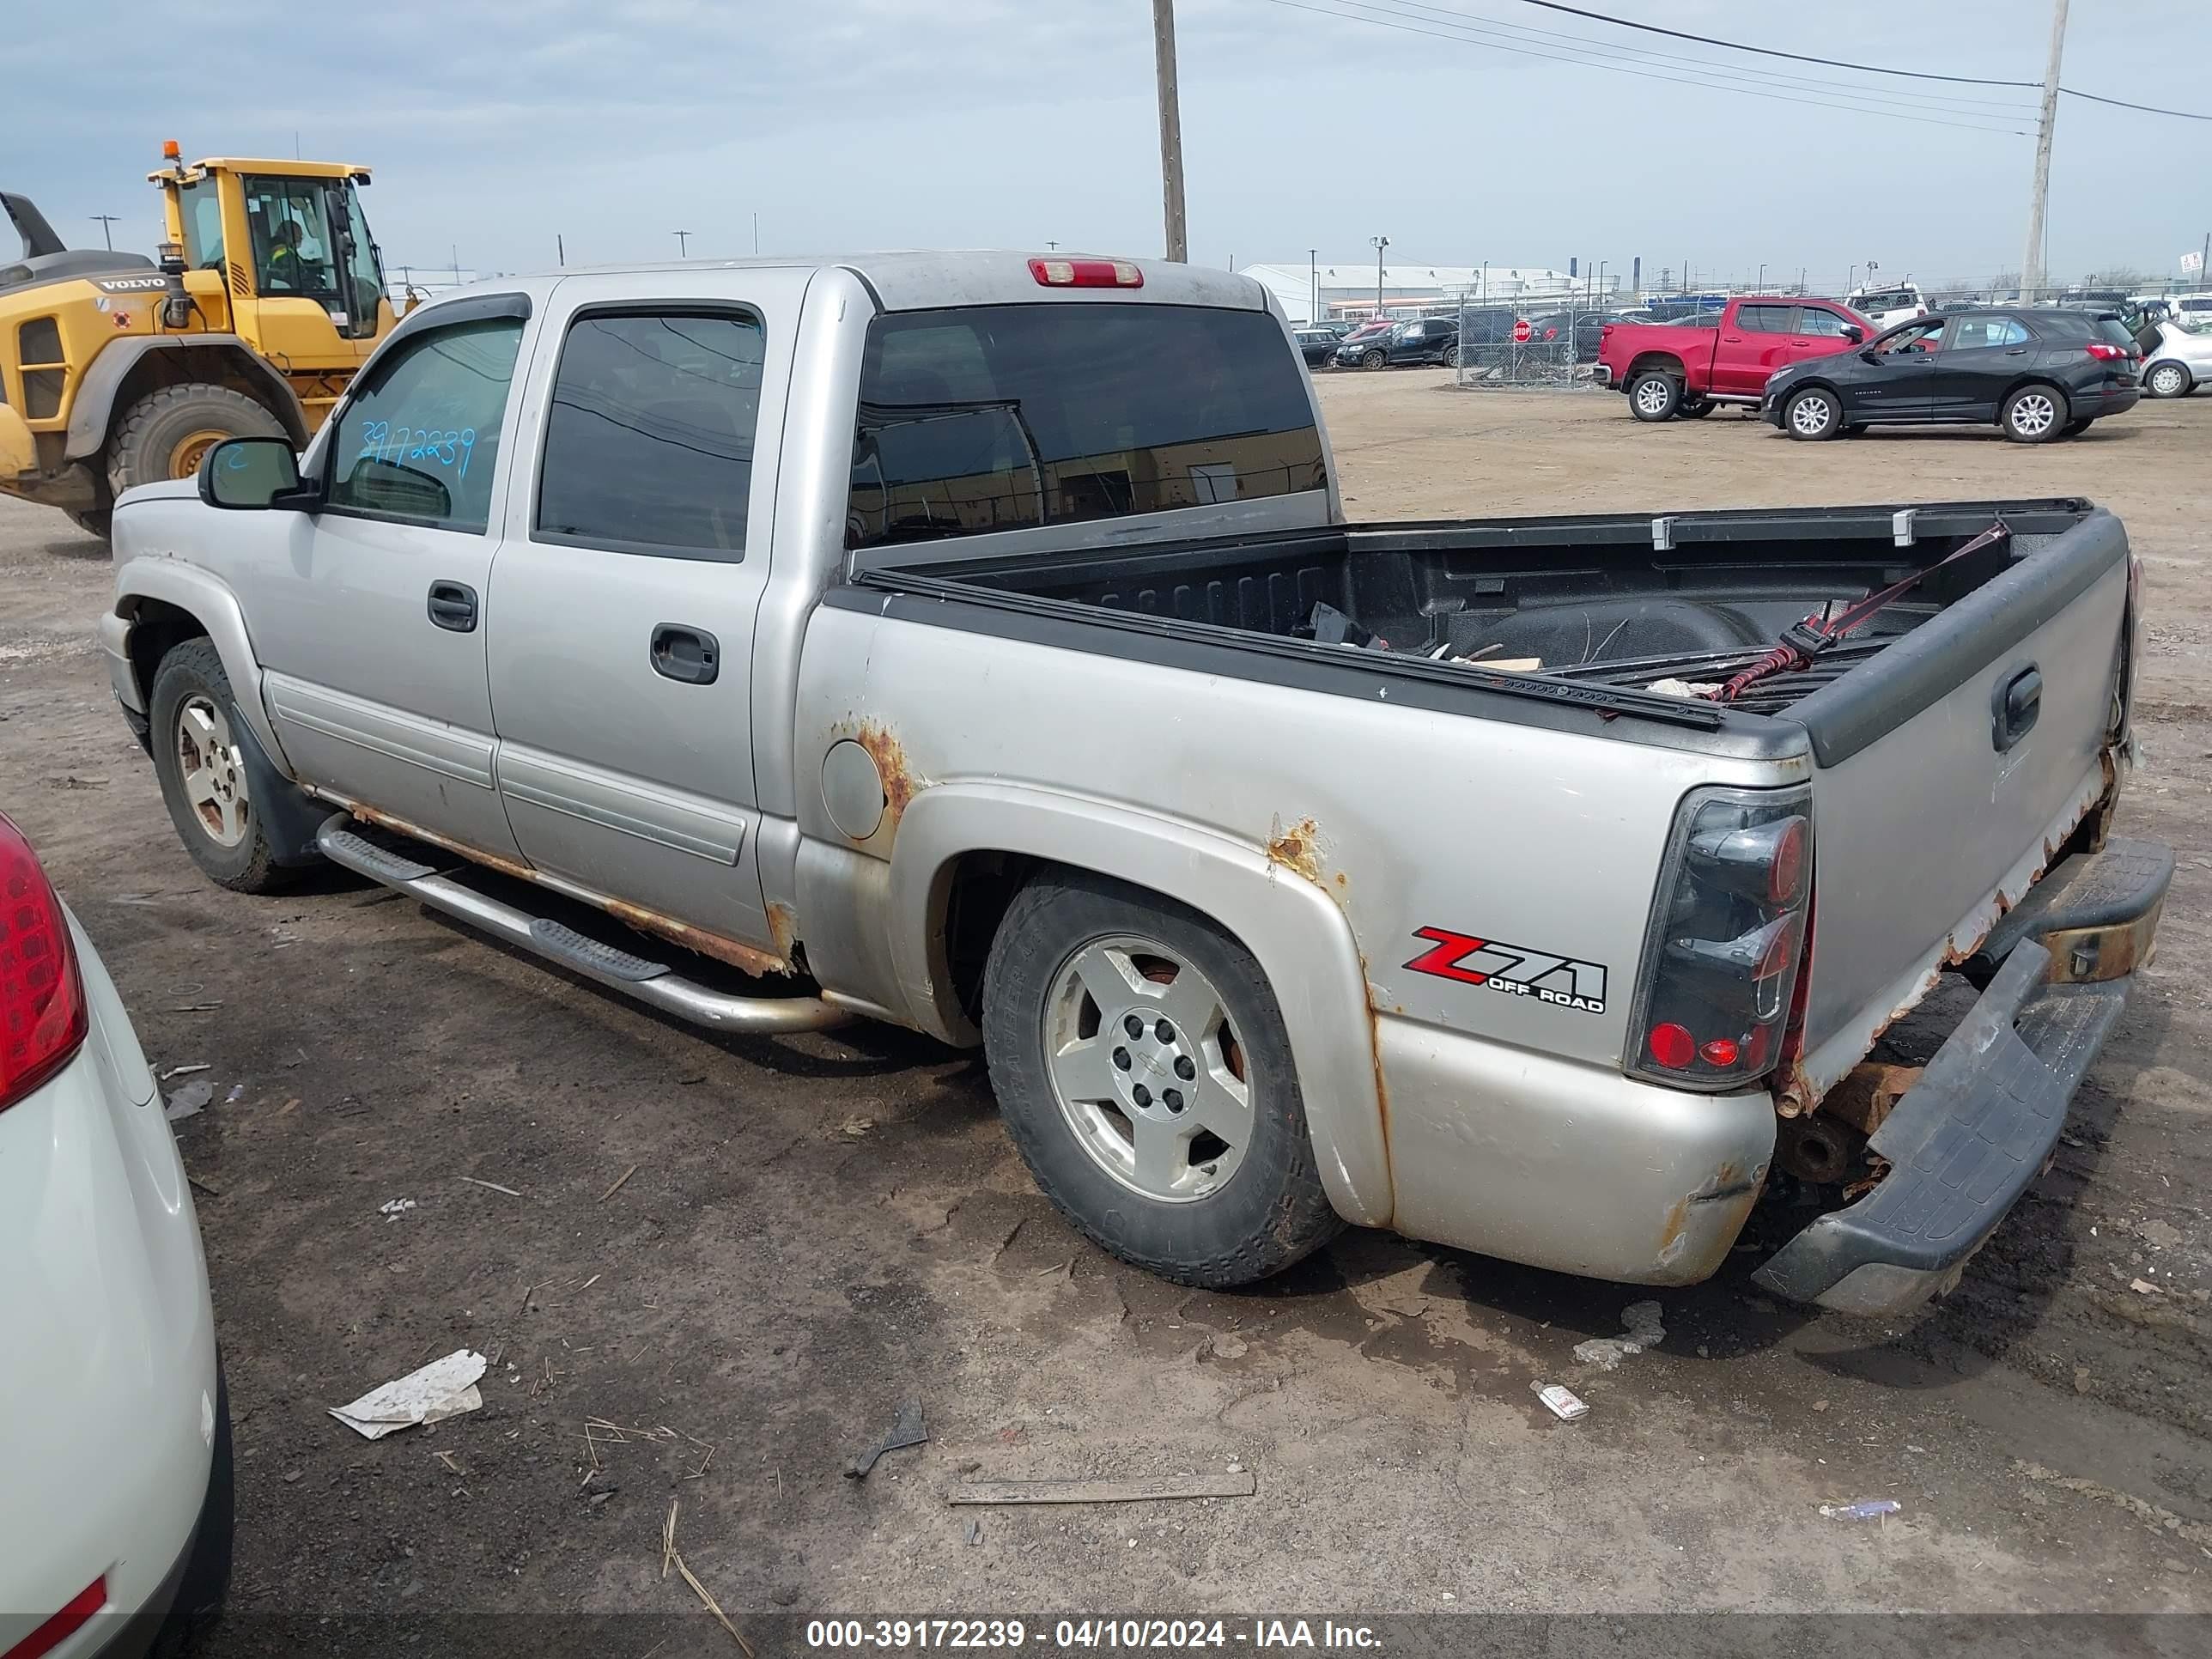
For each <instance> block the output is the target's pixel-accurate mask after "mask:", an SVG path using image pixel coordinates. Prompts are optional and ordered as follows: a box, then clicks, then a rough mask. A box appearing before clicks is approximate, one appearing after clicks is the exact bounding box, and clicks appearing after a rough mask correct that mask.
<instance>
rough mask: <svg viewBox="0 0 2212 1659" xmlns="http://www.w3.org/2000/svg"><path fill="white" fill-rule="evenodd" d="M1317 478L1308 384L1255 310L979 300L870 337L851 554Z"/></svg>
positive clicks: (1192, 503)
mask: <svg viewBox="0 0 2212 1659" xmlns="http://www.w3.org/2000/svg"><path fill="white" fill-rule="evenodd" d="M1327 486H1328V468H1327V464H1326V462H1325V460H1324V459H1323V457H1322V445H1321V435H1320V433H1319V431H1318V430H1317V429H1316V428H1315V425H1314V416H1313V408H1312V405H1311V404H1310V402H1309V401H1308V396H1307V391H1306V379H1305V376H1304V374H1303V373H1301V372H1300V369H1299V366H1298V362H1297V357H1296V356H1295V355H1294V354H1293V353H1291V352H1290V351H1288V350H1286V349H1285V347H1284V342H1283V334H1282V328H1281V325H1279V324H1278V323H1277V322H1276V321H1275V319H1273V317H1271V316H1269V315H1268V314H1267V313H1265V312H1261V311H1228V310H1219V309H1215V308H1212V307H1197V306H1159V305H1122V304H1089V305H1085V304H1068V303H1060V304H1044V305H1013V306H977V307H960V308H957V309H951V310H944V311H923V312H912V313H904V314H901V315H892V316H883V317H878V318H877V319H875V320H874V321H873V322H872V323H871V324H870V325H868V345H867V352H866V358H865V360H864V361H863V363H862V366H861V371H860V429H859V431H858V433H857V434H856V435H855V437H854V447H853V478H852V493H851V497H850V502H849V507H848V516H847V521H846V535H847V541H848V545H850V546H853V547H856V548H865V547H877V546H882V545H884V544H891V543H897V542H911V541H923V540H928V539H932V538H937V537H942V536H975V535H982V534H986V533H987V532H992V531H1000V530H1024V529H1033V528H1036V526H1040V525H1048V524H1072V523H1077V522H1081V521H1085V520H1098V519H1112V518H1120V517H1123V516H1126V515H1128V514H1131V513H1163V512H1167V511H1170V510H1171V509H1174V508H1177V507H1200V506H1205V505H1208V504H1212V503H1216V502H1228V501H1255V500H1260V499H1263V498H1266V497H1269V496H1276V495H1293V494H1297V493H1298V492H1301V491H1304V490H1310V489H1325V488H1326V487H1327Z"/></svg>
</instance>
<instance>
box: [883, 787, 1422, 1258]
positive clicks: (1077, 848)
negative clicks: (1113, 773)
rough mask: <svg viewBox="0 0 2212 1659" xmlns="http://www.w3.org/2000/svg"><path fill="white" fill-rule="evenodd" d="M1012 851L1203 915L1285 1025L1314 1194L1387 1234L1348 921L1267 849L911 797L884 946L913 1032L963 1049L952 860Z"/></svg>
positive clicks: (1380, 1113)
mask: <svg viewBox="0 0 2212 1659" xmlns="http://www.w3.org/2000/svg"><path fill="white" fill-rule="evenodd" d="M975 852H1000V853H1013V854H1024V855H1026V856H1029V857H1032V858H1036V859H1042V860H1048V861H1050V862H1052V863H1055V864H1062V865H1066V866H1071V867H1073V868H1076V869H1080V870H1088V871H1091V872H1095V873H1097V874H1099V875H1103V876H1110V877H1113V878H1115V879H1117V880H1121V881H1127V882H1130V883H1132V884H1135V885H1137V886H1139V887H1144V888H1147V889H1149V890H1152V891H1153V892H1156V893H1160V894H1163V895H1164V896H1167V897H1169V898H1171V899H1174V900H1176V902H1179V903H1182V904H1186V905H1188V906H1189V907H1190V908H1192V909H1194V910H1196V911H1198V912H1199V913H1200V915H1206V916H1209V917H1211V918H1212V920H1213V921H1215V922H1216V923H1218V925H1219V926H1220V927H1223V928H1225V929H1226V930H1227V931H1228V932H1229V933H1232V934H1234V935H1235V936H1236V937H1237V939H1239V940H1240V941H1242V943H1243V945H1244V947H1245V949H1247V950H1249V951H1251V953H1252V954H1253V956H1254V957H1256V958H1257V959H1258V961H1259V963H1260V966H1261V969H1263V970H1264V971H1265V972H1266V974H1267V981H1268V984H1269V985H1270V986H1271V987H1273V990H1274V993H1275V1000H1276V1001H1277V1002H1278V1003H1279V1005H1280V1006H1281V1008H1282V1012H1283V1020H1284V1023H1285V1025H1286V1026H1287V1027H1288V1029H1289V1032H1290V1039H1291V1055H1292V1057H1293V1058H1294V1059H1295V1060H1296V1061H1297V1068H1298V1081H1299V1085H1300V1088H1301V1090H1302V1091H1303V1092H1304V1097H1305V1108H1306V1122H1307V1126H1308V1127H1309V1129H1310V1131H1311V1133H1312V1136H1313V1145H1314V1154H1315V1159H1316V1163H1317V1164H1318V1165H1319V1166H1320V1170H1321V1178H1322V1186H1323V1187H1324V1188H1326V1189H1327V1191H1328V1196H1329V1201H1330V1203H1331V1204H1332V1205H1334V1206H1335V1208H1336V1211H1337V1213H1338V1214H1340V1215H1341V1216H1343V1217H1344V1218H1346V1220H1349V1221H1352V1222H1354V1223H1356V1224H1358V1225H1362V1226H1369V1227H1380V1226H1387V1225H1389V1221H1390V1216H1391V1212H1392V1209H1393V1200H1392V1194H1391V1183H1390V1164H1389V1147H1388V1143H1387V1139H1386V1134H1385V1127H1386V1126H1385V1105H1384V1100H1383V1095H1382V1093H1381V1091H1380V1088H1379V1083H1378V1079H1379V1075H1380V1074H1379V1072H1378V1069H1377V1066H1376V1047H1375V1029H1374V1020H1373V1017H1372V1015H1371V1013H1370V1005H1369V1000H1368V994H1367V976H1366V971H1365V967H1364V963H1363V962H1362V960H1361V957H1360V954H1359V947H1358V943H1357V942H1356V941H1355V940H1354V939H1353V937H1352V927H1351V924H1350V923H1348V922H1347V921H1346V920H1345V917H1344V913H1343V912H1342V911H1341V910H1340V909H1339V908H1337V906H1336V903H1335V902H1334V900H1332V899H1331V898H1330V897H1329V896H1328V894H1326V893H1325V892H1323V891H1322V889H1321V888H1320V887H1319V886H1317V885H1316V884H1314V883H1312V882H1310V881H1305V880H1303V879H1301V878H1299V877H1298V876H1297V875H1296V874H1295V873H1293V872H1291V871H1288V870H1285V869H1283V868H1281V867H1280V866H1277V865H1276V864H1273V863H1272V862H1270V860H1268V857H1267V852H1266V850H1265V849H1264V848H1261V847H1258V846H1254V845H1248V844H1246V843H1243V842H1237V841H1231V840H1230V839H1228V838H1227V837H1225V836H1219V835H1217V834H1215V833H1214V832H1212V830H1209V829H1200V828H1199V827H1197V826H1195V825H1193V824H1188V823H1177V822H1175V821H1173V820H1170V819H1166V818H1160V817H1149V816H1146V815H1145V814H1141V813H1137V812H1132V811H1127V810H1126V809H1125V808H1122V807H1119V806H1115V805H1109V804H1107V803H1104V802H1101V801H1095V800H1087V799H1077V798H1074V797H1071V796H1066V795H1060V794H1055V793H1049V792H1048V791H1044V790H1039V789H1032V788H1027V787H1022V786H1019V785H1014V784H1002V783H987V782H975V783H947V784H939V785H935V786H933V787H929V788H927V789H925V790H922V791H921V793H918V794H916V795H915V798H914V799H913V801H912V802H911V803H910V804H909V805H908V806H907V808H906V811H905V813H904V815H903V816H902V818H901V819H900V821H899V824H898V841H897V843H896V849H895V851H894V854H893V856H892V860H891V876H890V950H891V959H892V964H893V968H894V970H895V972H896V979H897V988H898V990H899V992H900V993H901V994H902V995H903V997H904V998H905V1000H906V1003H907V1012H908V1016H909V1018H912V1020H913V1022H914V1024H915V1025H916V1026H918V1027H919V1028H920V1029H921V1030H925V1031H927V1032H929V1033H931V1034H932V1035H933V1036H939V1037H943V1038H945V1039H946V1040H948V1041H951V1042H973V1041H974V1040H975V1030H974V1026H973V1025H972V1024H971V1023H970V1022H969V1020H968V1018H967V1017H966V1015H965V1014H964V1013H963V1012H962V1011H961V1008H960V1006H959V1000H958V997H957V994H956V991H955V988H954V986H953V984H952V979H951V973H950V972H949V971H948V969H947V966H946V960H945V900H946V896H947V893H948V890H949V888H950V886H951V877H952V872H953V868H954V866H955V864H956V863H957V860H959V859H960V857H961V856H962V855H963V854H968V853H975Z"/></svg>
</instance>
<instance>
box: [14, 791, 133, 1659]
mask: <svg viewBox="0 0 2212 1659" xmlns="http://www.w3.org/2000/svg"><path fill="white" fill-rule="evenodd" d="M0 823H7V820H6V819H5V818H0ZM11 827H12V826H11ZM106 1606H107V1578H106V1575H105V1574H102V1575H101V1576H100V1577H98V1578H95V1579H94V1580H93V1581H92V1582H91V1583H89V1584H87V1585H86V1586H85V1587H84V1588H83V1589H81V1590H79V1591H78V1592H77V1593H76V1595H72V1596H71V1597H70V1600H69V1605H68V1606H66V1607H64V1608H63V1609H62V1610H61V1611H60V1612H59V1613H56V1614H55V1615H54V1616H53V1617H52V1618H51V1619H49V1620H46V1623H45V1624H43V1625H41V1626H39V1627H38V1628H37V1629H36V1630H34V1631H33V1632H31V1633H30V1634H29V1635H28V1636H27V1637H25V1638H23V1639H22V1640H21V1641H20V1642H18V1643H16V1644H15V1646H14V1647H11V1648H9V1650H7V1651H6V1652H5V1653H0V1659H45V1656H46V1655H47V1654H49V1653H52V1651H53V1650H55V1649H56V1648H58V1647H59V1646H61V1644H63V1643H64V1642H66V1641H67V1640H69V1638H70V1637H72V1636H74V1635H76V1633H77V1632H79V1631H81V1630H82V1629H83V1628H84V1627H85V1626H87V1625H88V1624H90V1623H91V1622H92V1620H93V1617H94V1614H96V1613H99V1612H100V1610H101V1609H103V1608H104V1607H106Z"/></svg>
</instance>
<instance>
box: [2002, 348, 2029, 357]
mask: <svg viewBox="0 0 2212 1659" xmlns="http://www.w3.org/2000/svg"><path fill="white" fill-rule="evenodd" d="M2005 356H2008V357H2025V356H2027V347H2026V346H2013V347H2011V348H2009V349H2008V350H2007V351H2006V352H2005Z"/></svg>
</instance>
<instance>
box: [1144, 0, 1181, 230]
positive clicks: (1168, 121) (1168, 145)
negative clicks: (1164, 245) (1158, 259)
mask: <svg viewBox="0 0 2212 1659" xmlns="http://www.w3.org/2000/svg"><path fill="white" fill-rule="evenodd" d="M1152 62H1153V65H1154V68H1155V70H1157V72H1158V79H1159V91H1160V197H1161V200H1162V202H1163V204H1164V206H1165V208H1166V210H1167V222H1168V223H1167V230H1168V258H1170V259H1172V260H1174V261H1175V262H1176V264H1185V263H1186V262H1188V259H1189V258H1190V241H1189V239H1188V236H1187V235H1186V234H1185V233H1184V230H1183V218H1182V100H1180V98H1179V97H1178V96H1177V94H1176V49H1175V0H1152Z"/></svg>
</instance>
